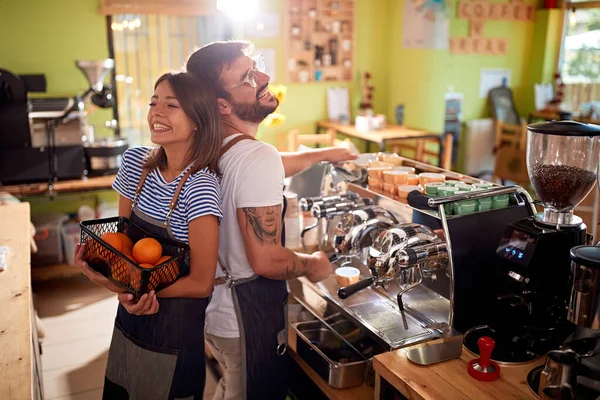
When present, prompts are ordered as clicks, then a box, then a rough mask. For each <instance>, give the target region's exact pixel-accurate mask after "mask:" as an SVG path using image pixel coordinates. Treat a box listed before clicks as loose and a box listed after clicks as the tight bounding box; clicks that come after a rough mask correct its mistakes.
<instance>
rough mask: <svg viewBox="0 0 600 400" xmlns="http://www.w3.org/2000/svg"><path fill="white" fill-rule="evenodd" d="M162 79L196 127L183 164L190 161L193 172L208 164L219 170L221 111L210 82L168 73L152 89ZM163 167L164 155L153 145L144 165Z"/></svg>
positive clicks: (217, 171)
mask: <svg viewBox="0 0 600 400" xmlns="http://www.w3.org/2000/svg"><path fill="white" fill-rule="evenodd" d="M163 81H166V82H168V83H169V85H170V86H171V89H172V90H173V93H175V97H176V98H177V101H178V102H179V105H180V106H181V108H182V109H183V112H185V114H186V115H187V116H188V117H189V118H190V119H191V120H192V122H193V124H194V126H195V127H196V130H195V131H194V136H193V139H192V144H191V146H190V148H189V150H188V152H187V155H186V157H185V160H186V162H185V165H189V164H191V163H192V162H193V163H194V167H193V173H194V172H197V171H200V170H201V169H203V168H205V167H208V169H209V170H210V171H213V172H215V173H217V174H218V173H219V153H220V151H221V141H222V139H223V138H222V136H221V114H220V113H219V108H218V106H217V97H216V95H215V92H214V90H213V89H212V86H211V85H210V83H208V82H207V81H206V80H205V79H204V78H202V77H197V76H194V75H192V74H190V73H188V72H168V73H166V74H164V75H163V76H161V77H160V78H158V80H157V81H156V83H155V84H154V89H156V87H157V86H158V85H159V84H160V83H161V82H163ZM156 167H158V168H159V169H160V170H163V169H165V168H166V167H167V154H166V153H165V149H164V148H163V147H162V146H157V147H156V148H155V149H154V150H153V151H152V153H151V154H150V157H149V158H148V161H146V164H144V168H148V169H153V168H156Z"/></svg>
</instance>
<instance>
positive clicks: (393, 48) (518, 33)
mask: <svg viewBox="0 0 600 400" xmlns="http://www.w3.org/2000/svg"><path fill="white" fill-rule="evenodd" d="M453 7H454V9H453V11H452V16H451V20H450V35H451V36H452V37H460V36H467V32H468V28H469V22H468V21H467V20H462V19H457V18H456V7H457V2H453ZM403 13H404V2H402V1H392V2H391V9H390V12H389V19H388V26H389V27H390V32H389V35H390V37H391V38H392V39H391V42H390V47H389V49H388V50H389V54H390V59H389V61H388V65H389V69H388V78H389V85H390V88H392V89H391V90H390V96H389V101H388V115H393V113H394V109H395V107H396V105H397V104H402V103H403V104H405V107H406V110H405V121H406V124H407V125H409V126H413V127H418V128H422V129H428V130H431V131H434V132H441V130H442V128H443V116H444V94H445V93H446V92H447V91H448V89H449V88H453V90H454V91H456V92H459V93H463V94H464V96H465V98H464V103H463V107H464V108H463V119H464V120H470V119H474V118H480V117H483V116H486V115H489V111H488V110H487V99H480V98H479V76H480V72H481V69H482V68H509V69H511V71H512V74H511V87H512V88H513V91H514V93H515V102H516V103H517V108H518V109H519V112H520V113H523V114H525V113H526V112H527V109H526V105H525V104H526V102H525V99H524V96H523V93H524V91H523V88H524V87H526V85H528V84H529V82H528V81H527V79H526V77H527V74H526V72H527V68H528V65H529V62H530V52H531V47H532V38H533V30H534V24H533V23H531V22H516V21H515V22H513V21H510V22H509V21H486V22H485V25H484V34H485V36H488V37H502V38H506V39H507V40H508V54H506V55H504V56H496V55H457V54H451V53H450V52H449V51H448V50H418V49H406V48H403V47H402V20H403ZM399 66H402V67H399Z"/></svg>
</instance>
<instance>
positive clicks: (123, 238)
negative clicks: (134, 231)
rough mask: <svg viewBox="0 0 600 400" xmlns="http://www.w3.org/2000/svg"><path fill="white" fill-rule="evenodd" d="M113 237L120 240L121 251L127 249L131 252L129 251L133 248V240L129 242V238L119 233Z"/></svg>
mask: <svg viewBox="0 0 600 400" xmlns="http://www.w3.org/2000/svg"><path fill="white" fill-rule="evenodd" d="M115 235H117V236H118V237H119V238H121V242H122V243H123V250H125V249H126V248H127V247H129V250H130V251H131V249H132V248H133V240H131V239H130V238H129V236H127V235H126V234H124V233H121V232H117V233H115Z"/></svg>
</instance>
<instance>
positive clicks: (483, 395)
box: [373, 343, 544, 400]
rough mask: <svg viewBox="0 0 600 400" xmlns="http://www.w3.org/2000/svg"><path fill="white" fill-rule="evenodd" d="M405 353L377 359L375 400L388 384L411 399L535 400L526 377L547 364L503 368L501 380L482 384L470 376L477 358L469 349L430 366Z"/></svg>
mask: <svg viewBox="0 0 600 400" xmlns="http://www.w3.org/2000/svg"><path fill="white" fill-rule="evenodd" d="M429 344H430V343H425V344H424V345H419V346H427V345H429ZM409 349H410V348H409ZM406 351H407V349H400V350H397V351H393V352H389V353H383V354H380V355H378V356H375V359H374V362H373V366H374V368H375V373H376V376H375V399H377V400H379V399H383V398H384V397H383V396H384V392H385V388H386V387H387V386H388V385H391V386H393V387H394V388H395V389H396V390H397V391H399V392H400V393H402V394H403V395H404V396H406V397H407V398H408V399H410V400H465V399H472V400H492V399H493V400H513V399H519V400H525V399H535V398H536V397H535V396H534V395H533V394H532V393H531V391H530V390H529V387H528V386H527V374H528V373H529V371H531V370H532V369H533V368H535V367H537V366H539V365H541V364H543V362H544V359H543V357H542V359H539V360H537V361H535V362H531V363H528V364H525V365H521V366H501V367H500V378H499V379H498V380H496V381H493V382H481V381H478V380H476V379H474V378H472V377H471V376H470V375H469V374H468V373H467V364H468V362H469V360H472V359H473V358H476V356H474V355H473V354H471V353H470V352H468V351H467V350H464V349H463V354H462V357H461V358H458V359H454V360H449V361H445V362H441V363H437V364H432V365H427V366H424V365H417V364H415V363H413V362H411V361H410V360H408V358H406Z"/></svg>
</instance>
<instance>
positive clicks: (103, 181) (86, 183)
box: [0, 175, 116, 197]
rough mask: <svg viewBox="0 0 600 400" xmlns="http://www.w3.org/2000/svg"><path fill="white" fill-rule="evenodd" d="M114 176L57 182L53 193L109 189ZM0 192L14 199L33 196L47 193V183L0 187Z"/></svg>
mask: <svg viewBox="0 0 600 400" xmlns="http://www.w3.org/2000/svg"><path fill="white" fill-rule="evenodd" d="M115 177H116V175H106V176H98V177H92V178H87V179H85V180H83V179H73V180H67V181H58V182H56V183H55V184H54V188H53V189H54V192H55V193H67V192H85V191H90V190H102V189H110V188H111V187H112V184H113V182H114V181H115ZM0 191H5V192H8V193H10V194H12V195H13V196H16V197H23V196H33V195H39V194H45V193H47V192H48V182H44V183H30V184H23V185H13V186H0Z"/></svg>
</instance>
